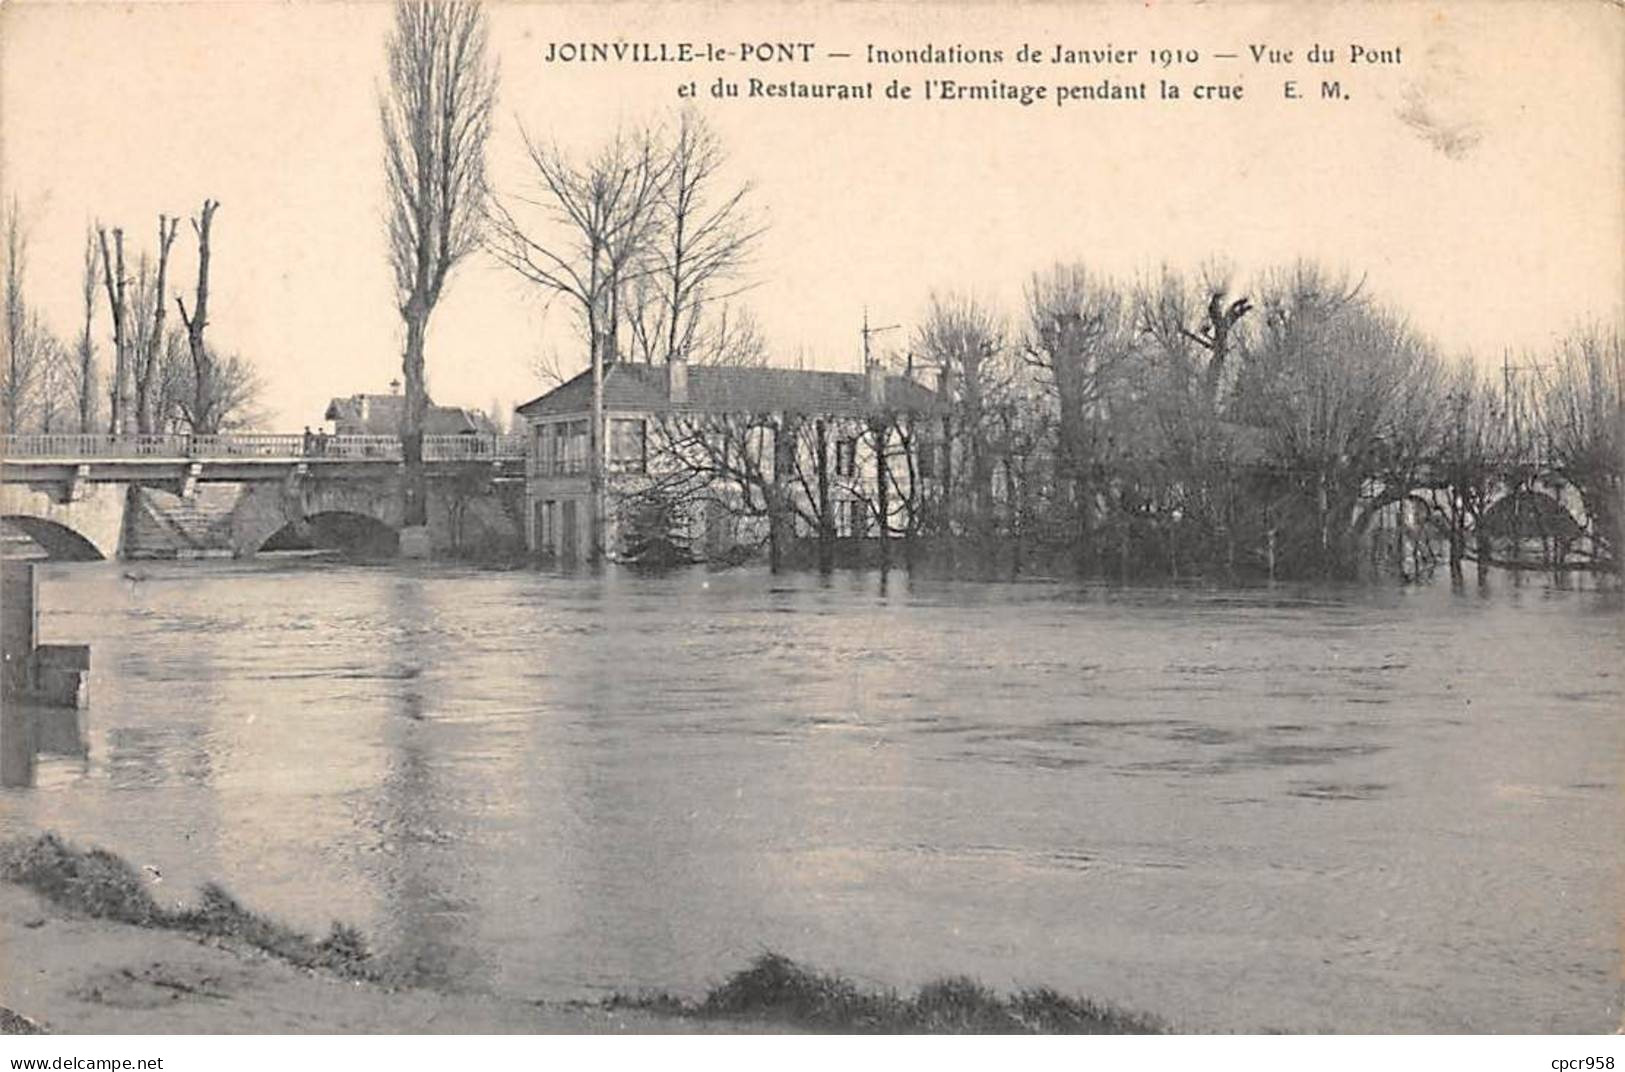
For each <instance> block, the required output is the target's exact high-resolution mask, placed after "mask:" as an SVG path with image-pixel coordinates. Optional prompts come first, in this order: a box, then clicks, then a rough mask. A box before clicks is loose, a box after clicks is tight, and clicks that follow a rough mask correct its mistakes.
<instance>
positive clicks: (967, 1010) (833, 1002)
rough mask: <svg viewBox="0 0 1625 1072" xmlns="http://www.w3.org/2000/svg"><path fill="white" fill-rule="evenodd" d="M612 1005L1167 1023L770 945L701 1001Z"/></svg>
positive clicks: (794, 1018)
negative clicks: (915, 981) (859, 980)
mask: <svg viewBox="0 0 1625 1072" xmlns="http://www.w3.org/2000/svg"><path fill="white" fill-rule="evenodd" d="M611 1005H613V1006H621V1005H624V1006H629V1007H633V1008H641V1009H648V1010H651V1011H657V1012H663V1013H665V1014H667V1015H670V1016H682V1017H687V1018H692V1019H699V1020H725V1021H739V1020H758V1021H761V1022H762V1023H764V1024H767V1023H774V1024H789V1025H794V1026H796V1027H801V1028H806V1029H809V1030H814V1031H830V1032H838V1033H854V1034H855V1033H865V1034H867V1033H876V1034H888V1033H892V1034H978V1035H988V1034H1084V1035H1098V1034H1113V1035H1116V1034H1155V1033H1160V1032H1162V1031H1164V1030H1166V1028H1165V1027H1164V1025H1163V1024H1161V1023H1160V1022H1159V1021H1157V1020H1156V1019H1154V1018H1152V1017H1149V1016H1143V1015H1140V1014H1137V1013H1129V1012H1124V1011H1122V1010H1120V1009H1114V1008H1111V1007H1110V1006H1106V1005H1102V1004H1099V1003H1097V1002H1094V1001H1090V1000H1088V999H1086V998H1075V997H1067V996H1065V995H1062V994H1059V993H1057V992H1056V991H1054V990H1051V989H1049V988H1048V987H1032V988H1027V989H1023V990H1019V991H1017V992H1015V993H1014V994H1008V995H1000V994H997V993H995V992H993V991H992V990H989V989H988V988H987V987H985V986H983V985H982V984H980V983H978V982H977V981H976V980H974V979H970V978H966V977H964V976H956V977H951V978H947V979H939V980H937V981H936V982H933V983H928V984H926V985H925V986H922V987H920V988H919V989H918V990H917V991H915V992H914V993H913V994H912V995H910V996H903V995H901V994H899V993H897V992H896V991H892V990H880V989H866V988H863V987H859V986H857V985H855V984H853V983H851V982H849V981H847V980H846V979H843V978H841V977H840V976H837V975H828V974H825V973H822V972H818V971H814V970H812V969H810V968H807V967H804V966H802V965H800V964H797V963H796V962H795V961H793V960H790V959H789V958H788V957H784V956H781V955H779V954H777V953H763V954H762V955H761V956H759V957H757V958H756V960H755V961H754V962H753V963H752V964H751V965H750V967H748V968H746V969H744V970H743V971H739V972H735V973H734V974H733V975H731V976H729V977H728V979H727V980H726V981H725V982H723V983H722V984H721V985H719V986H716V987H713V988H712V989H711V991H710V992H709V993H708V994H706V996H705V998H704V1000H703V1001H700V1002H685V1001H682V1000H679V999H677V998H674V997H672V996H670V995H668V994H645V995H639V996H634V997H626V996H621V997H616V998H612V999H611Z"/></svg>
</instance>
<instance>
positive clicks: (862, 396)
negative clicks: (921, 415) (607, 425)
mask: <svg viewBox="0 0 1625 1072" xmlns="http://www.w3.org/2000/svg"><path fill="white" fill-rule="evenodd" d="M670 383H671V381H670V371H669V366H666V365H643V364H631V363H627V362H617V363H615V364H612V365H609V366H607V367H606V368H605V369H604V409H605V410H606V411H617V410H618V411H622V412H625V411H634V412H650V411H654V412H670V411H674V410H679V411H684V412H694V413H780V412H792V413H804V414H817V415H820V416H830V417H835V416H865V415H869V414H873V413H878V412H882V411H898V410H902V411H914V412H923V411H927V410H932V409H935V408H936V407H937V405H938V402H937V395H936V392H934V391H932V390H931V389H930V388H928V387H925V386H924V385H922V384H919V383H916V382H915V381H913V380H911V379H908V378H907V377H905V376H892V375H887V376H886V391H885V397H886V404H885V405H884V406H875V405H874V404H872V403H871V402H870V401H869V384H868V377H867V376H866V375H864V374H863V373H858V372H818V371H808V370H803V369H784V368H761V367H744V368H741V367H734V366H719V365H691V366H689V369H688V401H687V403H684V404H679V405H673V404H672V403H671V401H670V398H671V394H670ZM591 406H592V371H591V370H590V369H589V370H587V371H586V372H583V373H581V374H580V375H579V376H577V377H575V378H574V379H572V380H570V381H568V382H566V383H563V384H560V385H559V386H558V387H555V388H554V389H553V390H551V391H549V392H547V394H545V395H542V396H541V397H540V398H535V399H532V400H531V401H529V402H526V403H525V404H524V405H522V406H520V407H519V409H518V412H519V414H520V415H521V416H524V417H548V416H561V415H564V414H571V413H586V412H587V411H588V410H589V409H591Z"/></svg>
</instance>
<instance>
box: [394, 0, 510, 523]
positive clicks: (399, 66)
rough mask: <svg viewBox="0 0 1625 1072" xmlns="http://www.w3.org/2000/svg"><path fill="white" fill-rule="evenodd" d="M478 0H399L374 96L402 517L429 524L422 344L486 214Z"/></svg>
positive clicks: (490, 87) (487, 105) (489, 86)
mask: <svg viewBox="0 0 1625 1072" xmlns="http://www.w3.org/2000/svg"><path fill="white" fill-rule="evenodd" d="M487 36H488V31H487V26H486V19H485V13H484V11H483V10H482V9H481V8H480V6H479V4H478V3H473V2H464V0H398V2H397V3H396V5H395V29H394V32H393V33H392V34H391V36H390V39H389V44H388V63H389V82H388V88H387V90H386V91H385V92H384V93H382V94H381V95H380V97H381V99H380V102H379V113H380V120H381V123H382V126H383V134H384V165H385V167H384V174H385V180H386V183H387V188H388V195H387V196H388V201H389V207H388V233H389V257H390V263H391V266H392V267H393V268H394V270H395V295H396V300H397V303H398V305H399V308H400V313H401V319H402V320H403V321H404V322H405V325H406V345H405V349H404V353H403V355H402V359H401V372H402V376H403V378H404V380H405V385H406V407H405V413H404V414H403V419H402V421H401V453H402V457H403V458H404V460H405V463H406V465H405V478H406V479H405V482H404V486H405V503H404V507H405V523H406V525H408V526H421V525H424V524H426V523H427V521H428V513H427V501H426V485H425V479H424V471H423V419H424V416H425V413H426V412H427V409H428V395H427V391H426V388H425V381H424V342H425V338H426V336H427V333H428V328H429V317H430V315H431V314H432V313H433V312H434V308H435V305H436V304H437V303H438V302H439V300H440V297H441V294H442V293H443V291H444V288H445V284H446V279H447V276H448V275H449V274H450V273H451V270H452V268H453V267H455V265H456V264H457V262H458V261H460V260H461V259H462V258H463V257H465V256H467V255H468V254H469V253H470V252H471V251H473V250H474V249H475V248H476V247H477V246H478V245H479V242H480V230H481V226H482V222H483V220H484V218H485V213H484V205H485V199H486V182H485V143H486V139H487V137H488V135H489V134H490V129H491V110H492V107H493V105H494V103H495V100H496V87H497V77H496V70H495V68H494V66H493V65H492V64H491V63H490V62H488V60H487V57H486V43H487Z"/></svg>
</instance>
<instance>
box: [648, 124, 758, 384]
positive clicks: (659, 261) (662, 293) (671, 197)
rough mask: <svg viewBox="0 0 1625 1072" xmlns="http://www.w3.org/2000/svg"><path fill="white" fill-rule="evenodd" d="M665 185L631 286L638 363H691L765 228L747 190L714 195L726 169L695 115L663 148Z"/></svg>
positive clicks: (706, 128)
mask: <svg viewBox="0 0 1625 1072" xmlns="http://www.w3.org/2000/svg"><path fill="white" fill-rule="evenodd" d="M661 152H662V155H663V156H664V157H665V159H666V161H667V165H666V166H667V169H668V171H667V181H666V183H665V184H664V186H663V188H662V190H661V192H660V196H659V198H658V204H657V206H656V211H655V223H656V226H657V227H658V237H656V238H655V239H654V240H653V241H651V242H649V244H648V249H647V250H646V251H645V253H644V256H646V257H647V258H648V262H649V263H648V264H647V265H646V267H645V270H644V271H642V272H639V273H637V276H636V279H635V281H634V282H633V283H632V294H631V301H630V303H629V304H630V309H629V310H628V317H627V319H628V322H629V328H630V332H631V335H632V342H633V345H634V347H635V348H636V350H637V352H638V354H639V356H640V357H641V358H642V360H644V361H647V362H651V363H655V362H658V363H664V362H668V361H671V360H673V359H674V358H678V357H681V358H684V359H686V360H694V354H695V351H696V350H697V349H698V347H697V345H696V344H697V342H698V340H699V337H700V335H701V332H702V326H701V325H702V320H703V317H704V314H705V312H706V307H707V306H708V305H709V304H711V303H713V302H717V301H724V300H726V299H728V298H730V297H733V296H734V295H736V294H737V293H739V291H740V290H741V289H743V285H741V284H739V280H738V276H739V273H740V271H741V270H742V268H743V267H744V265H745V262H746V260H747V259H748V257H749V254H750V249H751V246H752V244H753V243H754V242H755V240H756V239H757V238H758V237H759V236H760V235H761V234H762V231H763V230H764V228H762V227H760V226H759V225H757V224H756V222H755V221H754V220H753V219H752V218H751V216H750V213H749V212H748V209H747V206H746V204H745V201H746V198H747V197H748V196H749V194H750V192H751V185H750V183H748V182H747V183H744V184H741V185H739V186H737V187H733V188H732V189H718V186H719V185H720V184H721V182H722V179H721V177H720V172H721V171H722V169H723V167H724V166H725V164H726V162H727V154H726V153H725V152H724V151H723V147H722V143H721V141H720V140H718V138H717V136H716V134H715V132H714V131H712V129H711V128H710V126H709V125H708V124H707V123H706V121H705V119H704V118H703V117H702V116H701V115H700V114H699V113H698V112H696V111H693V110H692V109H689V110H687V111H684V112H683V113H682V115H681V117H680V118H679V119H678V126H677V131H676V133H675V135H673V137H672V140H671V142H670V143H669V144H665V145H662V146H661Z"/></svg>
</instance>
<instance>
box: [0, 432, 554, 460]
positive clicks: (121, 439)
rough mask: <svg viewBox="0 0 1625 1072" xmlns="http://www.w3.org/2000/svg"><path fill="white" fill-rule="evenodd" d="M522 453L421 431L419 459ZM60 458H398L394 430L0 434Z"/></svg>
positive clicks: (9, 450)
mask: <svg viewBox="0 0 1625 1072" xmlns="http://www.w3.org/2000/svg"><path fill="white" fill-rule="evenodd" d="M524 455H525V437H524V436H504V435H430V436H424V437H423V460H424V461H430V462H447V461H498V460H504V459H518V458H523V457H524ZM8 458H9V459H21V458H35V459H45V458H49V459H52V460H61V461H90V460H95V459H111V458H121V459H123V458H129V459H149V458H150V459H152V460H154V461H195V460H209V459H216V458H222V459H231V458H264V459H269V460H283V461H287V460H305V459H309V460H333V459H337V460H362V461H399V460H400V458H401V441H400V439H399V438H397V437H396V436H368V435H325V434H322V433H319V432H316V433H293V434H281V433H263V432H229V433H222V434H220V435H184V434H183V435H174V434H163V435H157V434H154V435H142V434H123V435H104V434H98V433H90V434H59V433H50V434H33V435H7V436H0V459H8Z"/></svg>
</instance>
